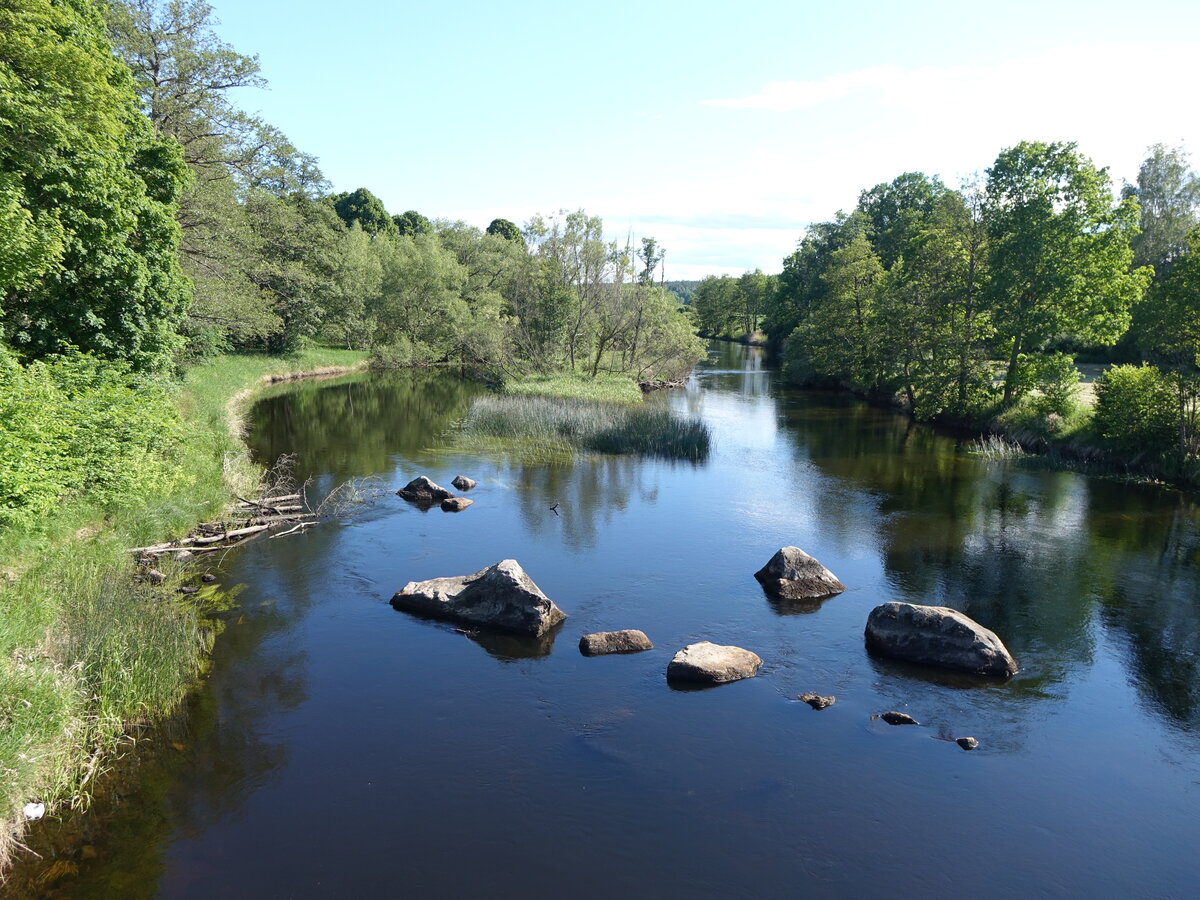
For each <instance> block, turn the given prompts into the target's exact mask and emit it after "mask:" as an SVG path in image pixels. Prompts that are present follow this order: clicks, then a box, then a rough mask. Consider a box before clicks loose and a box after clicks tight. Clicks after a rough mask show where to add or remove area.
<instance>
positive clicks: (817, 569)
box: [754, 547, 846, 600]
mask: <svg viewBox="0 0 1200 900" xmlns="http://www.w3.org/2000/svg"><path fill="white" fill-rule="evenodd" d="M754 577H755V578H757V579H758V581H759V584H761V585H762V586H763V589H764V590H765V591H766V592H767V593H769V594H772V595H774V596H776V597H782V598H783V599H784V600H815V599H817V598H818V597H830V596H832V595H834V594H840V593H841V592H842V591H844V590H845V589H846V586H845V585H844V584H842V583H841V582H840V581H838V580H837V577H836V576H835V575H834V574H833V573H832V572H830V571H829V570H828V569H827V568H825V567H824V566H823V565H821V564H820V563H819V562H817V561H816V560H815V559H813V558H812V557H811V556H809V555H808V554H807V553H805V552H804V551H803V550H801V549H800V548H799V547H781V548H779V550H778V551H776V553H775V555H774V556H772V557H771V560H770V562H768V563H767V564H766V565H765V566H763V567H762V568H761V569H759V570H758V571H757V572H755V573H754Z"/></svg>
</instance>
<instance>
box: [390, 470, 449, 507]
mask: <svg viewBox="0 0 1200 900" xmlns="http://www.w3.org/2000/svg"><path fill="white" fill-rule="evenodd" d="M396 493H397V494H399V495H400V496H401V497H403V498H404V499H405V500H409V501H411V502H413V503H420V504H422V505H424V506H433V504H435V503H441V502H442V501H443V500H445V499H447V498H448V497H453V496H454V494H452V493H450V491H448V490H446V489H445V488H444V487H442V486H441V485H440V484H437V483H436V482H434V481H431V480H430V479H429V478H428V477H426V476H424V475H418V476H417V477H416V478H414V479H413V480H412V481H410V482H409V483H408V484H406V485H405V486H404V487H402V488H400V490H398V491H396Z"/></svg>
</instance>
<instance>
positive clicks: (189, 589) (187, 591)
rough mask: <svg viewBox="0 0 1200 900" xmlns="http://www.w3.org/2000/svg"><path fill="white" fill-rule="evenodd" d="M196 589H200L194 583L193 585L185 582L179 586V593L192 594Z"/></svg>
mask: <svg viewBox="0 0 1200 900" xmlns="http://www.w3.org/2000/svg"><path fill="white" fill-rule="evenodd" d="M198 590H200V589H199V588H198V587H196V586H195V585H193V584H185V585H183V586H181V587H180V588H179V593H181V594H194V593H196V591H198Z"/></svg>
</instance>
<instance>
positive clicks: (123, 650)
mask: <svg viewBox="0 0 1200 900" xmlns="http://www.w3.org/2000/svg"><path fill="white" fill-rule="evenodd" d="M363 358H364V354H361V353H354V352H348V351H343V350H324V349H310V350H305V351H302V352H300V353H296V354H294V355H291V356H287V357H270V356H266V355H239V354H231V355H227V356H222V357H219V358H216V359H213V360H210V361H208V362H205V363H204V364H202V365H198V366H195V367H193V368H191V369H189V370H188V371H187V372H186V374H185V377H184V379H183V381H182V383H181V384H180V385H178V387H177V388H176V389H175V393H174V395H173V400H174V404H175V406H176V407H177V409H178V411H179V415H178V420H177V422H176V423H175V426H174V428H173V429H172V436H171V440H170V441H169V442H167V443H166V444H165V445H164V446H163V447H162V448H161V449H160V450H159V452H158V456H157V457H156V458H154V459H145V460H143V461H142V462H141V463H135V464H141V465H144V466H145V468H146V470H147V471H148V472H152V473H153V477H147V478H144V479H140V480H136V481H135V482H134V483H136V485H137V488H138V491H139V493H138V494H137V495H136V496H133V497H130V496H128V495H124V496H122V497H121V498H120V502H119V503H113V502H105V501H103V500H101V499H98V498H97V497H96V496H92V495H89V494H88V493H86V492H76V493H73V494H71V495H69V496H66V497H63V498H62V500H61V502H60V503H59V504H57V506H56V507H55V509H54V511H53V512H52V513H51V514H49V515H46V516H41V517H39V518H38V519H37V520H36V521H34V522H30V523H27V524H23V525H21V526H20V527H11V528H7V529H4V530H3V531H2V532H0V870H3V868H5V866H6V864H7V862H8V861H9V859H10V858H11V854H12V852H13V850H14V847H15V846H16V844H15V843H14V842H15V841H17V840H19V836H20V832H21V828H22V825H23V816H22V814H21V809H22V807H23V806H24V804H25V803H27V802H30V801H43V802H46V803H47V804H48V806H49V807H50V808H51V809H53V808H54V807H55V806H56V805H62V804H79V803H85V802H86V799H87V794H88V790H89V788H88V782H89V780H90V778H91V777H92V775H93V774H94V773H95V771H96V770H97V767H99V766H101V765H102V760H103V759H104V758H105V756H106V754H109V753H111V752H112V751H113V750H114V749H115V748H116V747H117V746H118V745H119V744H120V743H121V742H122V741H123V740H124V739H125V735H126V734H127V732H128V731H129V728H130V726H131V725H133V724H134V723H140V722H144V721H146V720H150V719H153V718H154V717H155V716H159V715H162V714H165V713H167V712H169V711H170V710H171V709H172V708H173V707H174V706H175V705H176V704H178V702H179V701H180V700H181V699H182V698H183V696H184V695H185V694H186V692H187V690H188V689H189V688H190V687H191V686H192V685H193V684H195V682H196V679H197V677H198V676H199V675H200V673H201V671H202V668H203V666H204V660H205V653H206V651H207V650H208V649H209V647H210V646H211V642H212V638H213V634H214V633H215V623H214V620H213V619H212V618H211V613H212V612H213V611H214V610H215V609H217V608H219V607H220V606H221V605H222V604H223V603H224V602H226V601H225V598H224V597H222V596H221V595H220V594H219V593H212V592H207V593H206V592H205V591H201V592H200V593H199V594H197V595H193V596H192V597H191V598H188V597H185V596H183V595H181V594H179V593H177V592H176V590H175V588H176V587H177V586H178V585H179V583H180V582H181V581H182V580H183V579H185V578H188V577H189V571H188V570H187V569H185V568H183V567H176V568H172V567H171V566H170V564H169V563H167V562H166V561H164V562H163V563H162V564H161V565H159V568H160V569H161V570H162V571H163V572H164V573H165V574H166V575H167V576H168V580H167V582H166V583H165V584H163V585H161V586H158V587H153V588H152V587H150V586H149V585H147V584H144V583H141V582H139V581H137V580H135V574H136V572H135V568H134V565H133V562H132V559H131V555H130V554H129V553H128V552H126V548H128V547H134V546H142V545H145V544H150V543H155V542H157V541H162V540H167V539H170V538H175V537H180V536H182V535H183V534H185V533H186V532H187V531H188V530H189V529H190V528H191V526H193V525H194V524H196V523H197V522H199V521H204V520H210V519H213V518H217V517H219V516H220V515H221V514H222V513H223V512H224V511H225V509H226V508H227V506H228V504H229V502H230V500H231V499H232V494H231V491H246V490H252V489H253V488H254V485H255V482H256V481H257V478H258V471H257V470H256V469H255V468H254V467H253V466H251V464H250V463H249V461H248V459H247V458H246V454H245V447H244V446H243V445H242V443H241V441H240V439H239V438H238V436H237V434H236V429H235V428H234V427H231V425H235V424H236V421H234V422H231V417H234V419H236V415H237V413H238V411H239V409H240V408H241V404H243V403H245V402H247V401H248V400H249V398H250V396H251V395H252V394H253V393H254V392H255V391H257V390H260V389H262V388H263V387H264V386H265V385H264V382H263V380H262V379H263V376H265V375H268V374H288V373H299V372H309V371H313V370H320V369H327V368H331V367H349V366H354V365H356V364H358V363H359V362H360V361H361V360H362V359H363Z"/></svg>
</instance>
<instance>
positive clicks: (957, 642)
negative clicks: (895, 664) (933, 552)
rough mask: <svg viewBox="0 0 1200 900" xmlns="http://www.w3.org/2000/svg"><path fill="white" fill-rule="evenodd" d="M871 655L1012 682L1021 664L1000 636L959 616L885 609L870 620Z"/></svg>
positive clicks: (939, 610)
mask: <svg viewBox="0 0 1200 900" xmlns="http://www.w3.org/2000/svg"><path fill="white" fill-rule="evenodd" d="M866 639H867V649H868V650H869V651H870V652H872V653H877V654H879V655H880V656H890V657H892V658H894V659H903V660H908V661H909V662H915V663H923V664H925V665H930V666H943V667H944V668H948V669H960V670H962V671H965V672H973V673H975V674H976V675H993V676H998V677H1001V678H1007V677H1008V676H1010V675H1015V674H1016V673H1017V663H1016V660H1014V659H1013V658H1012V654H1011V653H1009V652H1008V648H1006V647H1005V646H1004V643H1003V642H1002V641H1001V640H1000V638H998V637H996V635H995V634H994V633H993V632H991V631H989V630H988V629H986V628H984V627H983V626H982V625H980V624H979V623H978V622H976V621H975V620H973V619H971V618H969V617H967V616H964V615H963V614H962V613H960V612H958V610H954V609H950V608H949V607H945V606H918V605H917V604H915V603H884V604H883V605H882V606H877V607H875V609H873V610H871V615H870V616H869V617H868V618H867V630H866Z"/></svg>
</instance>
